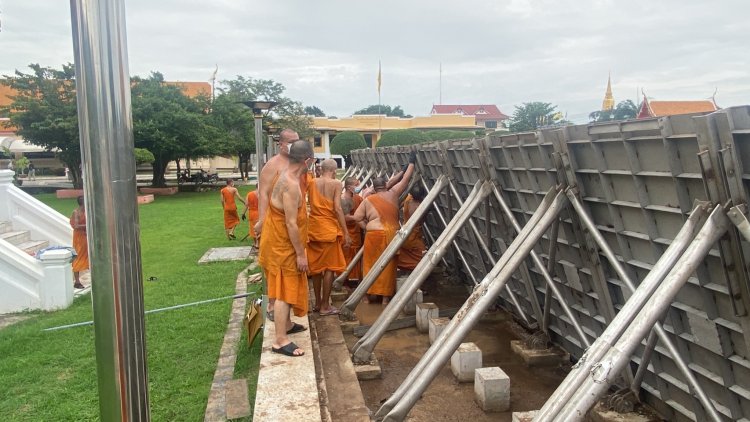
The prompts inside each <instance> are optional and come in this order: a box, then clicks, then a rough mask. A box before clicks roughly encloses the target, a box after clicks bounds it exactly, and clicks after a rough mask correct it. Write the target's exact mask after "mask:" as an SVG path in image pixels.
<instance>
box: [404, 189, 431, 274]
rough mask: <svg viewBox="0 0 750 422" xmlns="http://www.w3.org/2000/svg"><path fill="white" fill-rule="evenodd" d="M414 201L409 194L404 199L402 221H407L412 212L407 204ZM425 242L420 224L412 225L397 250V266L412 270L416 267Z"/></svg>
mask: <svg viewBox="0 0 750 422" xmlns="http://www.w3.org/2000/svg"><path fill="white" fill-rule="evenodd" d="M412 202H416V201H414V199H412V197H411V195H409V196H408V197H407V198H406V200H405V201H404V223H406V222H407V221H409V218H411V215H412V213H411V212H409V204H410V203H412ZM424 250H425V244H424V237H423V236H422V225H421V224H419V225H418V226H417V227H414V230H412V231H411V233H409V237H407V238H406V241H405V242H404V244H403V245H401V249H400V250H399V252H398V267H399V268H401V269H403V270H413V269H414V268H417V264H418V263H419V261H420V260H422V256H423V255H424Z"/></svg>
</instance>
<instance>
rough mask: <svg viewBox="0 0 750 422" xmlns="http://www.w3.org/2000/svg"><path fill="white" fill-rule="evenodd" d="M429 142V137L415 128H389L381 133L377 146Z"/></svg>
mask: <svg viewBox="0 0 750 422" xmlns="http://www.w3.org/2000/svg"><path fill="white" fill-rule="evenodd" d="M423 142H430V138H428V137H427V135H425V134H424V133H423V132H420V131H418V130H416V129H398V130H389V131H388V132H385V133H383V136H382V137H381V138H380V140H379V141H378V144H377V147H391V146H394V145H414V144H421V143H423Z"/></svg>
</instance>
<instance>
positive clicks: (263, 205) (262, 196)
mask: <svg viewBox="0 0 750 422" xmlns="http://www.w3.org/2000/svg"><path fill="white" fill-rule="evenodd" d="M277 141H278V143H279V153H278V154H277V155H274V156H273V157H271V159H270V160H268V162H267V163H266V165H265V166H263V170H261V172H260V175H259V176H258V189H257V191H258V222H257V223H255V227H253V231H254V232H255V238H256V239H257V238H258V237H261V230H262V229H263V220H264V218H265V215H266V210H267V209H268V200H269V196H270V194H271V182H273V180H274V179H275V178H276V177H278V176H279V174H281V172H282V171H284V170H286V168H287V166H289V145H290V144H292V143H293V142H296V141H299V135H298V134H297V132H295V131H293V130H292V129H284V130H282V131H281V132H279V138H278V140H277ZM300 177H305V174H304V173H303V174H302V175H301V176H300ZM258 245H260V242H259V243H258ZM266 315H268V319H269V320H271V321H273V319H274V313H273V301H271V300H269V302H268V308H266Z"/></svg>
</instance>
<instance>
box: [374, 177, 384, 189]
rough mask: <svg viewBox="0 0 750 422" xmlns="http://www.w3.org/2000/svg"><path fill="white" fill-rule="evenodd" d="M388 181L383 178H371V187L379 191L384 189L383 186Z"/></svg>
mask: <svg viewBox="0 0 750 422" xmlns="http://www.w3.org/2000/svg"><path fill="white" fill-rule="evenodd" d="M387 182H388V181H387V180H385V177H383V176H377V177H373V178H372V187H373V188H375V190H381V189H385V184H386V183H387Z"/></svg>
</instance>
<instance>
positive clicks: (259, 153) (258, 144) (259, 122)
mask: <svg viewBox="0 0 750 422" xmlns="http://www.w3.org/2000/svg"><path fill="white" fill-rule="evenodd" d="M253 116H254V117H255V155H256V157H257V165H256V166H255V168H256V170H257V171H258V181H260V171H261V170H262V169H263V113H262V112H261V111H260V110H253Z"/></svg>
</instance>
